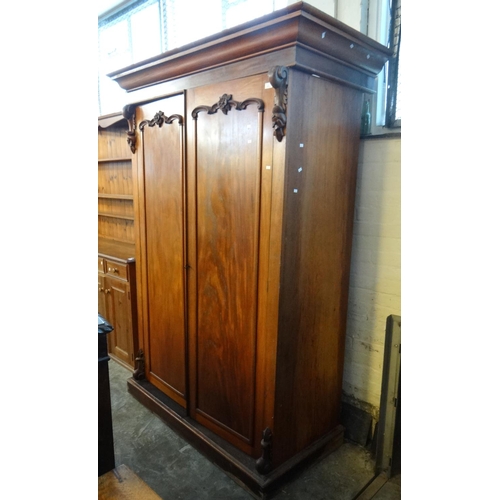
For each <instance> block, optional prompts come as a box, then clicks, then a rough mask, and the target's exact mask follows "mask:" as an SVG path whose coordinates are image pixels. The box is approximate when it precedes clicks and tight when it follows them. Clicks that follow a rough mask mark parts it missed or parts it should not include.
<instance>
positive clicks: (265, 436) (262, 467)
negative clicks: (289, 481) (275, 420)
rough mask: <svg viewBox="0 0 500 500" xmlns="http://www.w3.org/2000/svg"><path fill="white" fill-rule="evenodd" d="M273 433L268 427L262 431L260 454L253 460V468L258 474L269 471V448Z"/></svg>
mask: <svg viewBox="0 0 500 500" xmlns="http://www.w3.org/2000/svg"><path fill="white" fill-rule="evenodd" d="M272 440H273V433H272V431H271V429H270V428H269V427H266V428H265V429H264V432H263V433H262V441H261V442H260V445H261V446H262V455H261V457H260V458H258V459H257V460H256V462H255V468H256V469H257V472H259V473H260V474H267V473H268V472H270V471H271V448H272Z"/></svg>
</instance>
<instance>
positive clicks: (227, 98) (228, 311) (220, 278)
mask: <svg viewBox="0 0 500 500" xmlns="http://www.w3.org/2000/svg"><path fill="white" fill-rule="evenodd" d="M264 82H265V80H264V79H263V78H262V77H261V76H258V77H251V78H245V79H241V80H235V81H232V82H225V83H224V84H217V85H213V86H210V87H204V88H198V89H194V90H192V91H190V92H188V95H187V98H188V111H189V115H191V116H189V115H188V116H189V119H190V120H192V121H191V125H190V129H189V131H190V132H191V134H190V136H189V140H190V144H189V149H188V159H189V177H188V185H189V188H190V190H189V196H190V205H189V209H190V210H189V214H190V220H189V229H190V238H189V248H190V257H189V264H190V265H191V266H193V273H194V274H192V273H190V275H189V289H190V295H189V307H190V315H189V318H190V368H191V372H190V373H191V376H190V389H191V391H192V397H191V400H190V401H191V408H190V414H191V416H192V417H193V418H195V419H196V420H198V421H199V422H200V423H202V424H203V425H205V426H207V427H209V428H210V429H212V430H214V431H215V432H217V433H218V434H220V435H221V436H223V437H224V438H225V439H228V440H229V441H230V442H232V443H233V444H235V445H236V446H238V447H239V448H241V449H242V450H243V451H245V452H248V453H252V448H253V446H254V442H255V439H254V419H255V414H256V391H255V387H256V364H257V359H256V352H257V335H258V333H257V324H258V288H259V286H258V285H259V248H260V247H259V245H260V229H261V227H260V226H261V193H262V176H263V173H262V172H263V169H265V164H264V161H263V154H266V153H265V152H264V153H263V142H264V135H265V134H270V133H271V134H272V130H271V132H270V131H269V127H270V125H271V119H270V116H269V119H267V118H268V115H270V110H271V107H272V100H271V101H270V102H269V96H270V97H271V99H272V97H273V94H272V92H271V93H269V94H267V93H266V91H265V86H264ZM265 93H266V96H264V94H265ZM229 94H230V95H229ZM266 99H267V100H268V102H267V103H266V102H265V101H266ZM214 103H215V104H214ZM266 106H267V109H268V115H266V121H264V112H265V109H266ZM265 123H267V125H265ZM266 127H268V128H267V129H266ZM268 165H269V164H268ZM193 213H194V215H195V216H194V217H193V216H192V215H191V214H193ZM267 217H269V214H267Z"/></svg>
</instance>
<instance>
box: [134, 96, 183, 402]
mask: <svg viewBox="0 0 500 500" xmlns="http://www.w3.org/2000/svg"><path fill="white" fill-rule="evenodd" d="M183 103H184V100H183V96H175V97H172V98H168V99H163V100H160V101H156V102H153V103H150V104H148V105H145V106H142V107H141V108H139V110H138V116H139V117H140V120H141V121H140V123H139V131H140V134H141V142H142V145H143V147H142V150H141V151H142V168H143V179H144V184H143V186H144V192H143V200H144V205H143V206H144V223H145V262H146V266H145V269H146V283H147V296H148V302H147V307H148V320H149V321H148V339H147V342H148V346H149V347H148V352H147V356H148V363H147V364H146V366H147V377H148V379H149V380H150V382H151V383H153V384H154V385H156V386H157V387H159V388H160V389H162V390H163V391H164V392H166V393H167V394H168V395H169V396H171V397H172V398H174V399H175V400H176V401H178V402H179V403H180V404H183V405H184V406H185V402H184V400H185V397H186V334H185V328H186V325H185V269H184V266H185V259H184V246H185V245H184V218H185V210H184V194H183V193H184V189H185V186H184V168H183V138H182V137H183V116H182V113H183V109H184V104H183ZM177 114H178V116H177ZM174 115H175V116H174ZM143 269H144V267H143Z"/></svg>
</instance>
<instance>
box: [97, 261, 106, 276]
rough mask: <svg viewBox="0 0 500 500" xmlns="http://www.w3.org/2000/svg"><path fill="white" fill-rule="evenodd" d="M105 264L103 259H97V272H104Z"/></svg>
mask: <svg viewBox="0 0 500 500" xmlns="http://www.w3.org/2000/svg"><path fill="white" fill-rule="evenodd" d="M105 264H106V261H105V260H104V258H103V257H97V270H98V271H99V272H100V273H103V272H104V265H105Z"/></svg>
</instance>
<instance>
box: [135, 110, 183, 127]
mask: <svg viewBox="0 0 500 500" xmlns="http://www.w3.org/2000/svg"><path fill="white" fill-rule="evenodd" d="M174 120H179V125H182V124H183V122H184V118H183V117H182V116H181V115H172V116H166V115H165V113H164V112H163V111H158V113H156V114H155V115H154V117H153V119H152V120H143V121H142V122H141V123H139V130H140V131H141V132H142V131H143V130H144V127H145V126H146V125H147V126H148V127H154V126H155V125H157V126H158V127H159V128H161V127H162V126H163V125H164V124H167V125H170V124H171V123H173V122H174Z"/></svg>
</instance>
